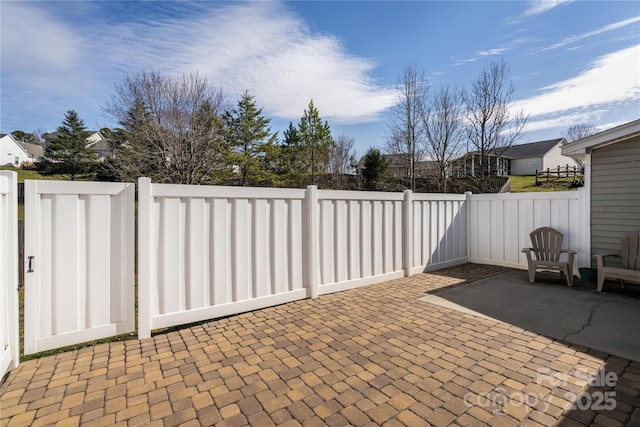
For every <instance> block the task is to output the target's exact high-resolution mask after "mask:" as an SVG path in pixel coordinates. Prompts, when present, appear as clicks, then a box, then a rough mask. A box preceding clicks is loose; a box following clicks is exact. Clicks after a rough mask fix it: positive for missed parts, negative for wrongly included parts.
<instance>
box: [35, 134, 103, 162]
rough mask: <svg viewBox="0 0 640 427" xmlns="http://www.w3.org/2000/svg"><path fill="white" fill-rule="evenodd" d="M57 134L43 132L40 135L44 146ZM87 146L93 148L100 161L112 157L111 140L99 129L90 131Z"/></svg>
mask: <svg viewBox="0 0 640 427" xmlns="http://www.w3.org/2000/svg"><path fill="white" fill-rule="evenodd" d="M57 136H58V132H57V131H56V132H51V133H45V134H44V135H42V137H43V138H44V141H45V147H46V146H47V145H48V144H49V143H50V142H51V141H54V140H55V139H56V138H57ZM87 147H89V148H91V149H93V151H95V153H96V155H97V156H98V159H99V160H100V161H104V160H106V159H108V158H110V157H113V148H112V144H111V140H110V139H109V138H105V136H104V135H103V134H102V133H101V132H100V131H92V132H91V135H89V136H88V137H87Z"/></svg>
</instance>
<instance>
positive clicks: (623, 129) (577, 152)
mask: <svg viewBox="0 0 640 427" xmlns="http://www.w3.org/2000/svg"><path fill="white" fill-rule="evenodd" d="M638 135H640V119H638V120H634V121H632V122H628V123H625V124H623V125H620V126H616V127H614V128H611V129H607V130H605V131H602V132H598V133H596V134H594V135H591V136H588V137H586V138H582V139H579V140H577V141H574V142H572V143H570V144H567V145H565V146H564V147H562V154H563V155H564V156H571V157H574V158H576V159H584V157H585V155H586V154H590V153H591V150H593V149H596V148H601V147H604V146H606V145H609V144H614V143H616V142H620V141H624V140H627V139H630V138H634V137H636V136H638Z"/></svg>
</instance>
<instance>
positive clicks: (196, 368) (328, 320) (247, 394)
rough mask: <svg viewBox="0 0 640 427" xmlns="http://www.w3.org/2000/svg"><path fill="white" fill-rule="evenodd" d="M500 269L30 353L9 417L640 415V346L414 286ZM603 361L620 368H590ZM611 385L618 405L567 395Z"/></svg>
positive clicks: (371, 420)
mask: <svg viewBox="0 0 640 427" xmlns="http://www.w3.org/2000/svg"><path fill="white" fill-rule="evenodd" d="M505 271H509V270H508V269H505V268H501V267H492V266H481V265H471V264H467V265H463V266H458V267H453V268H449V269H445V270H441V271H438V272H434V273H429V274H418V275H415V276H412V277H408V278H403V279H398V280H393V281H389V282H385V283H380V284H376V285H371V286H368V287H363V288H359V289H354V290H351V291H345V292H341V293H336V294H330V295H323V296H321V297H320V298H318V299H316V300H310V299H308V300H301V301H297V302H293V303H289V304H285V305H280V306H277V307H272V308H268V309H263V310H258V311H255V312H251V313H245V314H241V315H237V316H231V317H228V318H224V319H219V320H214V321H210V322H207V323H204V324H201V325H198V326H193V327H190V328H186V329H182V330H180V331H176V332H170V333H167V334H160V335H156V336H154V337H152V338H150V339H147V340H142V341H137V340H130V341H125V342H115V343H110V344H101V345H97V346H94V347H87V348H83V349H80V350H76V351H70V352H66V353H62V354H58V355H55V356H49V357H43V358H40V359H37V360H31V361H26V362H23V363H22V364H20V366H19V367H18V368H16V369H15V370H13V371H11V372H10V374H9V376H8V378H7V379H6V380H5V382H4V383H3V384H2V386H0V393H1V395H0V425H2V426H5V425H9V426H13V425H23V426H26V425H33V426H39V425H60V426H68V425H80V424H82V425H109V426H111V425H123V426H124V425H131V426H133V425H158V426H174V425H185V426H200V425H203V426H209V425H220V426H242V425H253V426H269V425H290V426H294V425H304V426H315V425H318V426H319V425H329V426H344V425H356V426H360V425H386V426H395V425H409V426H420V425H435V426H446V425H461V426H469V425H496V426H509V425H518V424H519V425H527V426H528V425H530V426H537V425H541V426H549V425H561V426H574V425H576V426H579V425H590V424H599V425H604V426H615V425H625V424H626V425H638V426H640V409H639V408H640V361H629V360H625V359H622V358H619V357H615V356H609V355H607V354H605V353H602V352H599V351H595V350H590V349H587V348H584V347H578V346H575V345H571V344H569V343H566V342H561V341H554V340H552V339H549V338H547V337H545V336H541V335H537V334H535V333H533V332H530V331H526V330H523V329H521V328H519V327H516V326H512V325H508V324H505V323H498V322H496V321H493V320H489V319H484V318H480V317H475V316H473V315H470V314H465V313H462V312H458V311H454V310H451V309H447V308H443V307H440V306H436V305H433V304H429V303H426V302H422V301H418V298H421V297H423V296H424V295H425V293H427V292H432V291H436V290H438V289H442V288H445V287H448V286H452V285H457V284H461V283H465V282H470V281H474V280H477V279H482V278H486V277H490V276H492V275H496V274H499V273H502V272H505ZM522 274H523V275H526V274H527V273H526V271H522ZM471 286H472V285H471ZM540 372H543V373H548V374H545V375H542V376H541V375H540ZM598 372H602V373H604V374H606V375H613V374H615V376H616V380H615V381H614V383H613V384H610V385H607V384H601V385H593V386H590V385H589V384H588V383H587V378H584V375H582V373H589V374H591V375H596V374H597V373H598ZM554 373H556V377H555V378H553V379H552V378H551V376H552V375H553V374H554ZM611 392H615V398H614V402H615V405H614V406H615V408H611V407H606V408H604V409H602V410H593V409H585V410H579V409H571V408H570V406H571V404H572V403H574V402H575V397H577V396H581V398H580V400H578V406H579V407H587V406H589V407H593V406H594V405H593V404H594V403H596V400H597V399H598V397H599V396H611V395H610V394H605V393H611ZM587 399H590V400H589V401H587ZM607 402H609V403H611V401H604V402H603V401H601V402H600V403H601V404H606V403H607ZM605 406H606V405H605Z"/></svg>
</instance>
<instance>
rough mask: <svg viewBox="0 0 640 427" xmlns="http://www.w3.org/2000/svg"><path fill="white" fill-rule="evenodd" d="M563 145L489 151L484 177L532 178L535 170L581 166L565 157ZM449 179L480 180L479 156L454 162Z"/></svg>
mask: <svg viewBox="0 0 640 427" xmlns="http://www.w3.org/2000/svg"><path fill="white" fill-rule="evenodd" d="M564 144H566V140H565V139H564V138H557V139H550V140H548V141H538V142H531V143H528V144H518V145H513V146H511V147H509V148H507V149H506V150H505V149H502V148H501V149H492V150H490V151H489V152H488V157H487V158H488V164H487V165H485V167H486V170H485V171H484V174H485V175H501V176H502V175H519V176H526V175H535V174H536V170H539V171H542V170H546V169H554V168H557V167H558V166H561V167H563V166H567V165H568V166H569V167H573V166H580V165H581V164H580V162H578V161H577V160H575V159H573V158H571V157H568V156H564V155H563V154H562V151H561V147H562V146H563V145H564ZM450 170H451V176H457V177H464V176H481V175H482V174H483V171H481V170H480V153H479V152H477V151H474V152H469V153H467V154H465V155H464V156H462V157H460V158H458V159H456V160H454V161H453V162H452V164H451V167H450Z"/></svg>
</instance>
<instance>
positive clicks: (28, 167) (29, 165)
mask: <svg viewBox="0 0 640 427" xmlns="http://www.w3.org/2000/svg"><path fill="white" fill-rule="evenodd" d="M20 169H23V170H27V171H34V170H36V169H38V166H37V165H36V164H35V163H33V162H32V161H31V160H25V161H24V162H22V163H20Z"/></svg>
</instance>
